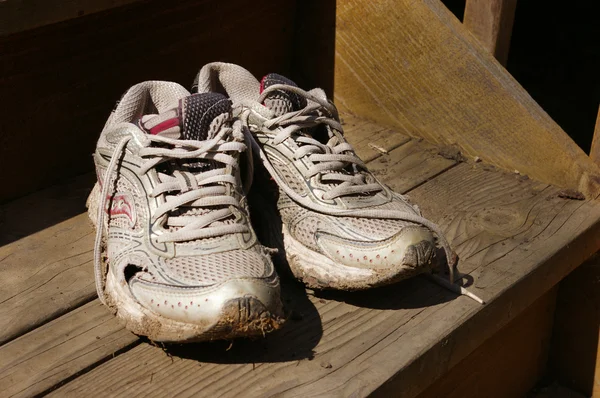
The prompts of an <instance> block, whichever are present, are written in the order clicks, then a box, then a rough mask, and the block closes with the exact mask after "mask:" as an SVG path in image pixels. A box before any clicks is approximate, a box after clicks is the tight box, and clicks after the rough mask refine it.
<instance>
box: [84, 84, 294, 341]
mask: <svg viewBox="0 0 600 398" xmlns="http://www.w3.org/2000/svg"><path fill="white" fill-rule="evenodd" d="M246 141H247V139H246V138H245V137H244V134H243V132H242V126H241V123H240V122H239V121H238V122H235V123H234V122H232V119H231V102H230V101H229V100H228V99H227V98H225V97H224V96H222V95H220V94H214V93H205V94H197V95H192V96H190V94H189V93H188V92H187V90H185V89H184V88H183V87H181V86H180V85H178V84H175V83H168V82H159V81H150V82H144V83H141V84H138V85H136V86H133V87H132V88H131V89H129V91H127V93H126V94H125V95H124V96H123V98H122V99H121V101H120V103H119V104H118V105H117V107H116V109H115V110H114V111H113V113H112V114H111V117H110V118H109V120H108V122H107V123H106V126H105V127H104V130H103V131H102V133H101V135H100V139H99V140H98V144H97V148H96V152H95V154H94V161H95V164H96V171H97V174H98V183H97V184H96V186H95V187H94V190H93V191H92V193H91V195H90V197H89V199H88V208H89V215H90V218H91V219H92V222H93V223H94V225H95V226H96V228H97V234H96V250H95V268H96V287H97V290H98V296H99V298H100V300H101V301H102V302H104V303H105V304H106V305H107V306H108V307H109V308H110V309H111V310H112V311H113V312H114V313H116V316H117V317H118V318H119V319H121V320H122V321H123V322H124V323H125V325H126V327H127V328H128V329H130V330H131V331H133V332H134V333H136V334H139V335H145V336H148V337H149V338H150V339H151V340H156V341H173V342H183V341H200V340H212V339H231V338H234V337H240V336H253V335H263V334H265V333H266V332H270V331H272V330H274V329H277V328H278V327H279V326H280V325H281V324H282V322H283V319H282V316H283V311H282V305H281V300H280V287H279V278H278V277H277V275H276V273H275V270H274V268H273V264H272V262H271V259H270V257H269V255H268V253H267V251H266V249H265V248H264V247H263V246H261V245H260V244H259V243H258V241H257V239H256V236H255V234H254V231H253V229H252V227H251V226H250V223H249V215H248V208H247V203H246V196H245V195H246V192H247V190H248V189H249V184H250V183H251V178H249V177H251V175H250V173H252V165H251V158H250V157H248V156H247V152H246V143H245V142H246ZM247 176H249V177H248V178H247Z"/></svg>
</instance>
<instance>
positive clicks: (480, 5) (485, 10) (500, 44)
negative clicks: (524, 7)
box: [463, 0, 517, 65]
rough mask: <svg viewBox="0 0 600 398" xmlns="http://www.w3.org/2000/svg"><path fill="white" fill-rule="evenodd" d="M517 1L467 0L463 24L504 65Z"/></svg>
mask: <svg viewBox="0 0 600 398" xmlns="http://www.w3.org/2000/svg"><path fill="white" fill-rule="evenodd" d="M516 5H517V0H467V5H466V7H465V17H464V21H463V22H464V24H465V26H466V27H467V29H469V31H471V33H473V35H475V37H477V38H478V39H479V41H481V43H482V44H483V45H484V47H485V48H487V49H488V51H489V52H491V53H492V54H493V55H494V57H496V59H497V60H498V61H499V62H500V63H501V64H502V65H506V60H507V59H508V49H509V48H510V36H511V33H512V27H513V20H514V16H515V7H516Z"/></svg>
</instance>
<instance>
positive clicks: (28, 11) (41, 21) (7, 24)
mask: <svg viewBox="0 0 600 398" xmlns="http://www.w3.org/2000/svg"><path fill="white" fill-rule="evenodd" d="M136 1H139V0H94V1H86V0H69V1H48V0H3V1H0V36H4V35H8V34H12V33H17V32H21V31H24V30H28V29H33V28H37V27H40V26H44V25H49V24H52V23H56V22H62V21H66V20H68V19H72V18H78V17H82V16H84V15H89V14H93V13H96V12H100V11H106V10H109V9H111V8H114V7H120V6H123V5H126V4H130V3H133V2H136Z"/></svg>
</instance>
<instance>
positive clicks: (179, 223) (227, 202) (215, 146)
mask: <svg viewBox="0 0 600 398" xmlns="http://www.w3.org/2000/svg"><path fill="white" fill-rule="evenodd" d="M232 133H233V129H232V128H231V127H224V128H221V130H220V131H219V133H218V134H217V135H216V136H215V137H214V138H213V139H210V140H206V141H193V140H177V139H172V138H166V137H160V136H153V135H148V136H147V141H146V142H145V143H144V144H143V147H142V148H141V149H140V150H139V155H140V156H141V157H142V158H145V159H147V160H146V161H145V162H144V163H143V164H142V166H141V168H140V170H139V174H140V175H143V174H146V173H147V172H148V171H149V170H151V169H153V168H154V167H156V166H157V165H159V164H161V163H163V162H167V161H171V160H176V159H183V160H185V159H190V160H194V161H195V160H197V159H207V160H214V161H217V162H219V163H223V164H224V165H226V166H231V167H232V168H234V169H235V168H237V167H238V161H237V159H236V158H235V157H233V156H232V155H230V154H228V153H227V152H234V151H235V152H240V153H241V152H243V151H244V150H245V149H246V145H245V144H244V143H242V142H237V141H227V140H226V138H227V136H228V135H229V134H232ZM239 134H241V133H239ZM131 139H132V137H131V136H126V137H123V138H122V139H121V140H120V141H119V143H118V144H117V146H116V147H115V150H114V151H113V155H112V158H111V160H110V162H109V164H108V167H107V168H106V171H105V173H104V178H103V185H102V191H101V194H100V195H101V196H100V203H99V207H98V214H97V227H96V239H95V242H94V275H95V278H96V290H97V293H98V297H99V298H100V301H101V302H102V303H105V297H104V275H103V271H102V259H101V256H102V238H103V233H104V217H105V213H106V212H105V208H106V205H107V202H108V200H109V199H110V198H111V197H112V196H113V194H114V184H113V183H112V182H111V177H112V175H113V174H114V172H115V170H116V169H117V167H118V165H119V163H120V160H121V158H122V156H123V153H124V152H125V149H126V148H127V144H128V143H129V141H130V140H131ZM153 142H154V143H159V144H167V145H169V146H173V148H165V147H153V146H151V144H152V143H153ZM157 175H158V179H159V181H160V182H159V184H157V185H156V186H155V188H154V190H153V191H152V192H150V193H149V196H150V197H151V198H153V197H157V196H159V195H164V196H165V202H164V203H163V204H161V205H159V206H158V207H157V208H156V209H155V211H154V213H153V214H152V216H151V219H150V222H151V223H155V222H156V221H157V220H159V219H160V218H161V217H163V216H165V215H166V219H165V220H164V221H163V222H164V225H165V226H167V227H178V229H177V230H176V231H173V232H163V233H162V234H160V235H157V236H155V237H153V239H154V240H155V241H156V242H157V243H165V242H182V241H190V240H195V239H202V238H210V237H216V236H222V235H227V234H231V233H238V232H248V227H247V226H246V225H243V224H239V223H230V224H220V225H217V226H211V224H212V223H214V222H216V221H220V220H223V219H226V218H229V217H231V216H233V215H234V214H233V213H232V211H231V207H230V206H234V207H238V208H241V205H240V203H239V201H238V200H237V199H236V198H235V197H233V196H232V195H230V194H229V193H228V189H230V188H228V186H229V187H231V186H233V185H234V184H236V180H235V177H234V175H232V174H231V173H229V172H227V170H226V168H219V169H212V170H208V171H204V172H199V173H192V172H189V171H185V170H175V171H174V172H173V175H172V176H171V175H168V174H165V173H157ZM215 184H216V185H215ZM209 185H210V186H209ZM111 188H112V189H111ZM171 192H178V193H179V194H177V195H174V194H172V193H171ZM183 205H185V206H186V207H192V208H201V209H204V210H206V213H205V214H202V215H193V216H187V215H179V216H173V215H169V213H170V212H172V211H173V210H175V209H177V208H179V207H180V206H183ZM213 206H218V207H222V206H223V207H224V208H220V209H209V208H207V207H213Z"/></svg>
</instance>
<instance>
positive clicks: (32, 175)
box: [0, 0, 296, 202]
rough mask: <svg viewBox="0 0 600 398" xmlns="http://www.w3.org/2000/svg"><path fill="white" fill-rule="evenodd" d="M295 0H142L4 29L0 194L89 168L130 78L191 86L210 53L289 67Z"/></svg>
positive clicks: (0, 42) (0, 46) (262, 70)
mask: <svg viewBox="0 0 600 398" xmlns="http://www.w3.org/2000/svg"><path fill="white" fill-rule="evenodd" d="M53 3H56V2H55V1H53ZM61 4H62V2H61ZM57 7H58V5H57ZM295 8H296V4H295V1H285V2H279V1H275V0H253V1H252V2H247V1H243V0H230V1H219V2H215V1H212V0H184V1H176V2H166V1H163V0H147V1H140V2H135V3H132V4H130V5H126V6H123V7H118V8H114V9H110V10H107V11H103V12H99V13H95V14H92V15H88V16H84V17H80V18H75V19H70V20H67V21H64V22H61V23H56V24H51V25H47V26H42V27H39V28H36V29H31V30H26V31H23V32H20V33H15V34H11V35H5V36H2V37H0V54H2V62H1V63H0V98H1V99H2V112H3V117H2V118H0V170H2V174H3V177H2V185H1V186H0V202H3V201H6V200H9V199H11V198H15V197H18V196H21V195H24V194H25V193H27V192H31V191H33V190H36V189H39V188H41V187H44V186H49V185H52V184H53V183H55V182H57V181H59V180H61V179H64V178H67V177H70V176H73V175H79V174H82V173H85V172H89V171H91V170H92V168H93V164H92V158H91V154H92V152H93V150H94V145H95V142H96V140H97V138H98V135H99V133H100V130H101V128H102V126H103V124H104V122H105V120H106V118H107V117H108V115H109V113H110V111H111V109H112V108H113V106H114V104H115V102H116V101H117V100H118V99H119V97H120V96H121V94H123V92H124V91H125V90H126V89H127V88H128V87H130V86H131V85H133V84H135V83H138V82H140V81H143V80H148V79H158V80H173V81H177V82H179V83H181V84H183V85H184V86H190V85H191V82H192V80H193V78H194V76H195V74H196V73H197V72H198V70H199V69H200V67H201V66H202V65H203V64H204V63H206V62H211V61H229V62H235V63H240V64H242V65H244V66H246V67H247V68H248V69H250V71H252V72H254V73H256V74H259V75H260V74H266V73H268V72H270V71H274V70H277V71H280V72H282V73H287V71H288V70H289V64H290V54H291V52H292V46H291V42H292V39H293V23H294V12H295ZM8 17H10V14H9V13H5V14H1V15H0V25H3V24H5V23H6V21H3V20H2V19H3V18H5V19H6V18H8Z"/></svg>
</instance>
